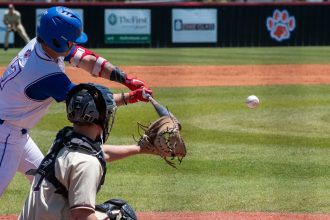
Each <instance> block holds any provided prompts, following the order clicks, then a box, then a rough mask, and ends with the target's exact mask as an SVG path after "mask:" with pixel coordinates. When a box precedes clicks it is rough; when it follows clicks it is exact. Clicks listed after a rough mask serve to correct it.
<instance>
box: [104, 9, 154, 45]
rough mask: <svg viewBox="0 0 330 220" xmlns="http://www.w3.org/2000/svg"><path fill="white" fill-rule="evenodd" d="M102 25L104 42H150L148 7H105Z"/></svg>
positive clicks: (149, 13) (149, 14)
mask: <svg viewBox="0 0 330 220" xmlns="http://www.w3.org/2000/svg"><path fill="white" fill-rule="evenodd" d="M104 26H105V27H104V30H105V31H104V33H105V36H104V42H105V43H106V44H129V43H142V44H145V43H150V39H151V38H150V34H151V12H150V10H149V9H106V10H105V13H104Z"/></svg>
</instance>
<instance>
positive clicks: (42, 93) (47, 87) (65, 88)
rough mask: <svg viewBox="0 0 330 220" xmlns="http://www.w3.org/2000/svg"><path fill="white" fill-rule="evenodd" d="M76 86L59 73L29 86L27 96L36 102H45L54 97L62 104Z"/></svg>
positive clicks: (26, 91)
mask: <svg viewBox="0 0 330 220" xmlns="http://www.w3.org/2000/svg"><path fill="white" fill-rule="evenodd" d="M74 86H75V84H73V83H72V82H71V81H70V79H69V78H68V77H67V76H66V75H65V74H64V73H62V72H58V73H52V74H50V75H47V76H45V77H44V78H42V79H40V80H38V81H36V82H33V83H31V84H30V85H28V86H27V88H26V89H25V94H26V95H27V96H28V97H29V98H30V99H33V100H35V101H44V100H46V99H48V98H49V97H52V98H54V99H55V100H56V101H57V102H62V101H64V100H65V99H66V96H67V94H68V92H69V91H70V90H71V89H72V87H74Z"/></svg>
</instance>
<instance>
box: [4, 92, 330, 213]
mask: <svg viewBox="0 0 330 220" xmlns="http://www.w3.org/2000/svg"><path fill="white" fill-rule="evenodd" d="M154 93H155V94H156V98H157V99H158V100H159V102H160V103H163V104H165V105H167V106H168V108H169V109H170V110H171V111H172V112H173V113H174V114H175V115H176V116H177V117H178V119H179V120H180V121H181V123H182V124H183V131H182V135H183V137H184V138H185V141H186V144H187V147H188V155H187V157H186V158H185V159H184V160H183V163H182V164H181V165H179V166H178V169H177V170H175V169H173V168H171V167H170V166H168V165H166V163H165V162H163V161H162V159H161V158H159V157H154V156H150V155H139V156H135V157H131V158H127V159H124V160H122V161H117V162H114V163H112V164H109V165H108V173H107V176H106V181H105V185H104V186H103V188H102V189H101V191H100V193H99V194H98V202H102V201H103V200H106V199H109V198H115V197H121V198H124V199H126V200H128V201H129V202H130V203H131V205H132V206H133V207H134V208H135V209H136V210H137V211H188V210H191V211H221V210H225V211H237V210H239V211H272V212H306V213H316V212H317V213H330V190H329V189H330V169H329V167H330V160H329V155H330V147H329V143H330V135H329V134H330V111H329V108H330V101H329V100H330V87H329V86H268V87H263V86H260V87H259V86H255V87H208V88H180V89H179V88H177V89H173V88H172V89H165V88H163V89H162V88H158V89H155V90H154ZM250 94H255V95H257V96H258V97H259V98H260V100H261V105H260V106H259V107H258V108H257V109H248V108H247V107H246V106H245V104H244V101H245V98H246V97H247V96H248V95H250ZM156 118H157V116H156V113H155V111H154V110H153V108H152V106H151V105H150V104H145V103H138V104H136V105H132V106H125V107H121V108H119V109H118V111H117V115H116V122H115V126H114V128H113V132H112V133H111V136H110V139H109V140H110V143H112V144H130V143H133V142H134V141H133V138H132V135H133V134H134V135H135V136H137V131H136V122H137V121H139V122H143V123H147V122H149V121H152V120H155V119H156ZM66 124H68V123H67V122H66V119H65V113H64V105H63V104H56V105H53V106H52V107H51V108H50V111H49V113H48V114H47V115H46V116H45V117H44V118H43V119H42V120H41V122H40V123H39V124H38V126H37V127H36V128H34V129H33V130H32V133H31V135H32V137H33V138H34V140H35V141H36V142H37V143H38V145H39V146H40V147H41V149H42V151H43V152H46V151H47V149H48V147H49V146H50V144H51V142H52V139H53V137H54V135H55V133H56V131H57V130H58V129H60V128H61V127H63V126H64V125H66ZM28 187H29V186H28V184H27V181H26V180H24V179H23V177H22V176H21V175H16V176H15V179H14V181H13V182H12V183H11V185H10V186H9V188H8V189H7V191H6V192H5V194H4V195H3V197H2V198H1V199H0V213H1V214H3V213H19V211H20V209H21V207H22V205H23V202H24V199H25V197H26V194H27V192H28Z"/></svg>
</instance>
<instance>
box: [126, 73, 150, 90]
mask: <svg viewBox="0 0 330 220" xmlns="http://www.w3.org/2000/svg"><path fill="white" fill-rule="evenodd" d="M124 85H125V86H127V88H129V89H130V90H131V91H133V90H137V89H140V88H142V87H147V86H146V84H145V82H143V81H142V80H140V79H136V78H134V77H131V76H128V75H126V79H125V82H124ZM150 91H151V90H150Z"/></svg>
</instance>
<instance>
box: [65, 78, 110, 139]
mask: <svg viewBox="0 0 330 220" xmlns="http://www.w3.org/2000/svg"><path fill="white" fill-rule="evenodd" d="M66 110H67V117H68V119H69V121H71V122H72V123H76V124H80V125H87V124H97V125H99V126H101V128H102V129H103V136H102V140H103V142H105V141H106V140H107V138H108V136H109V133H110V131H111V128H112V125H113V122H114V117H115V111H116V103H115V101H114V99H113V94H112V92H111V91H110V90H109V89H108V88H106V87H104V86H101V85H96V84H91V83H90V84H86V83H81V84H79V85H76V86H75V87H73V88H72V89H71V90H70V92H69V94H68V95H67V98H66Z"/></svg>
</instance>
